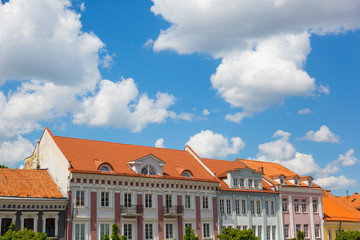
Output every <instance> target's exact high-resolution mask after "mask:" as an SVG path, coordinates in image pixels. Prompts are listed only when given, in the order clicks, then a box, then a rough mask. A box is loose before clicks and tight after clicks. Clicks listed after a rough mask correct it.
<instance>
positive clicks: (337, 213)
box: [322, 191, 360, 222]
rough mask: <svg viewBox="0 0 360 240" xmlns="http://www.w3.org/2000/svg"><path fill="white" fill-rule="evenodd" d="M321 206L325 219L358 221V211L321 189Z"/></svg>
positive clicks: (359, 216)
mask: <svg viewBox="0 0 360 240" xmlns="http://www.w3.org/2000/svg"><path fill="white" fill-rule="evenodd" d="M322 200H323V208H324V220H325V221H345V222H359V221H360V212H359V211H357V210H356V209H355V208H353V207H351V206H349V205H348V204H346V203H345V202H343V201H341V200H340V199H337V198H336V197H335V196H333V195H332V194H331V193H329V192H326V191H323V198H322Z"/></svg>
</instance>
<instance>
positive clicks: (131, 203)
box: [124, 192, 134, 207]
mask: <svg viewBox="0 0 360 240" xmlns="http://www.w3.org/2000/svg"><path fill="white" fill-rule="evenodd" d="M129 196H130V202H129ZM133 199H134V198H133V194H132V193H130V192H125V193H124V207H132V205H133Z"/></svg>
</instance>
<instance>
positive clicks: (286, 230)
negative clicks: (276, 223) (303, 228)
mask: <svg viewBox="0 0 360 240" xmlns="http://www.w3.org/2000/svg"><path fill="white" fill-rule="evenodd" d="M284 238H285V239H288V238H290V234H289V224H285V225H284Z"/></svg>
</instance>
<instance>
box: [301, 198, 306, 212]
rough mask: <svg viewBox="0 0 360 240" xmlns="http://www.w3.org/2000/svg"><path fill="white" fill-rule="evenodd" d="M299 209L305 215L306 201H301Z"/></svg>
mask: <svg viewBox="0 0 360 240" xmlns="http://www.w3.org/2000/svg"><path fill="white" fill-rule="evenodd" d="M301 207H302V211H303V213H306V199H303V200H301Z"/></svg>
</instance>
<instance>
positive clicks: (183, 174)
mask: <svg viewBox="0 0 360 240" xmlns="http://www.w3.org/2000/svg"><path fill="white" fill-rule="evenodd" d="M181 176H183V177H188V178H191V177H192V174H191V172H190V171H188V170H185V171H183V172H182V174H181Z"/></svg>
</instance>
